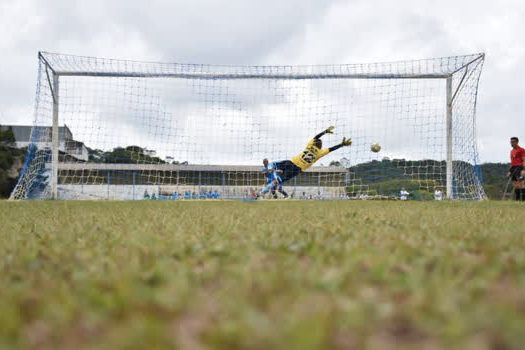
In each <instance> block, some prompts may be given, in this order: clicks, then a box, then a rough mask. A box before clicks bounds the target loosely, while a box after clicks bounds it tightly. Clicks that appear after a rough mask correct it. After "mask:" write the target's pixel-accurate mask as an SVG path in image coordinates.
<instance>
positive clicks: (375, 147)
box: [370, 142, 381, 153]
mask: <svg viewBox="0 0 525 350" xmlns="http://www.w3.org/2000/svg"><path fill="white" fill-rule="evenodd" d="M370 150H371V151H372V152H375V153H377V152H379V151H381V145H380V144H379V143H377V142H374V143H373V144H372V145H371V146H370Z"/></svg>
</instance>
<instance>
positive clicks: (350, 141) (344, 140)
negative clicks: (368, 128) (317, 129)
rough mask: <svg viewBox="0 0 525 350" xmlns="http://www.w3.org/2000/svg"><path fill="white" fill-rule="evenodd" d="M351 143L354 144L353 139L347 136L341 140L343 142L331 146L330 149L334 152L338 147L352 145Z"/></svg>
mask: <svg viewBox="0 0 525 350" xmlns="http://www.w3.org/2000/svg"><path fill="white" fill-rule="evenodd" d="M351 144H352V140H350V139H347V138H346V137H343V141H341V143H338V144H337V145H335V146H332V147H330V148H329V149H328V150H329V151H330V152H333V151H335V150H336V149H339V148H341V147H343V146H350V145H351Z"/></svg>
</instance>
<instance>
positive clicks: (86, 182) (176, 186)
mask: <svg viewBox="0 0 525 350" xmlns="http://www.w3.org/2000/svg"><path fill="white" fill-rule="evenodd" d="M483 61H484V55H483V54H475V55H467V56H455V57H446V58H437V59H425V60H415V61H400V62H391V63H367V64H344V65H315V66H224V65H203V64H177V63H152V62H134V61H127V60H114V59H103V58H94V57H80V56H71V55H62V54H53V53H41V54H40V55H39V71H38V83H37V92H36V102H35V112H34V124H33V127H32V131H31V140H30V144H29V146H28V150H27V157H26V161H25V165H24V168H23V171H22V173H21V176H20V179H19V182H18V184H17V186H16V188H15V190H14V191H13V193H12V195H11V198H12V199H47V198H58V199H130V200H131V199H144V198H150V199H151V198H156V199H195V198H199V199H203V198H209V199H216V198H243V197H247V196H252V195H253V194H254V192H255V191H257V190H258V189H259V188H261V187H262V186H264V184H265V182H266V179H265V177H264V176H263V175H262V174H261V168H262V160H263V159H264V158H267V159H269V161H270V162H273V161H278V160H285V159H290V158H292V157H294V156H295V155H297V154H299V153H301V152H302V150H303V149H304V147H305V145H306V144H307V143H308V141H309V140H311V139H312V137H313V136H314V135H316V134H318V133H319V132H321V131H323V130H325V129H326V128H327V127H328V126H330V125H333V126H335V130H334V133H333V134H330V135H325V136H324V137H323V143H324V144H323V147H330V146H333V145H336V144H338V143H340V142H341V140H342V139H343V137H347V138H351V139H352V145H351V146H350V147H342V148H339V149H338V150H336V151H334V152H331V153H329V154H328V155H326V156H325V157H323V158H321V159H320V160H319V161H318V162H317V163H316V164H315V165H314V166H312V167H311V168H310V169H308V171H306V172H304V173H302V174H300V175H299V176H297V177H296V178H294V179H292V180H290V181H288V182H286V183H284V188H285V190H286V191H287V192H288V193H290V194H293V197H294V198H297V199H300V198H308V199H310V198H319V199H321V198H324V199H335V198H361V199H362V198H399V197H400V191H401V190H405V191H407V192H408V193H409V195H408V198H414V199H433V198H434V195H435V193H436V191H439V192H441V193H442V195H443V197H444V198H447V197H448V198H454V199H482V198H484V196H485V195H484V191H483V187H482V181H481V176H480V173H479V167H478V165H479V161H478V153H477V146H476V98H477V90H478V81H479V77H480V74H481V71H482V66H483ZM447 80H448V84H449V86H448V88H447ZM447 106H449V107H447ZM54 120H55V126H56V128H55V131H56V134H55V140H54V139H53V121H54ZM53 141H55V143H54V142H53ZM374 142H378V143H379V144H380V145H381V147H382V148H381V151H380V152H377V153H373V152H371V150H370V146H371V144H372V143H374ZM57 148H58V152H56V149H57ZM53 150H55V152H56V153H54V152H53ZM54 155H57V158H58V159H57V160H56V161H55V162H54V161H53V158H54ZM447 165H448V171H447Z"/></svg>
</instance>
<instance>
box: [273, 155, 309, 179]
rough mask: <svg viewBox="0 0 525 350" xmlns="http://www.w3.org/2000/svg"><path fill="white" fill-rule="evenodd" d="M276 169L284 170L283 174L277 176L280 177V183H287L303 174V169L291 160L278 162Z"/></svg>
mask: <svg viewBox="0 0 525 350" xmlns="http://www.w3.org/2000/svg"><path fill="white" fill-rule="evenodd" d="M275 167H276V168H277V169H279V170H282V173H280V174H277V175H278V176H279V182H280V183H283V182H286V181H288V180H290V179H291V178H294V177H296V176H297V175H299V174H300V173H302V172H303V171H302V170H301V168H299V167H298V166H297V165H295V164H294V163H292V162H291V161H289V160H282V161H280V162H277V163H275Z"/></svg>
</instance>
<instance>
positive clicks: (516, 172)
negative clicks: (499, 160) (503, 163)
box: [509, 165, 523, 181]
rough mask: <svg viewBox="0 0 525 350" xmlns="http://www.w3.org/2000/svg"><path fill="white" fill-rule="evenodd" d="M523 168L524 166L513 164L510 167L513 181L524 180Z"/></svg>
mask: <svg viewBox="0 0 525 350" xmlns="http://www.w3.org/2000/svg"><path fill="white" fill-rule="evenodd" d="M522 170H523V166H521V165H518V166H511V167H510V170H509V172H510V179H511V180H512V181H521V180H523V176H521V171H522Z"/></svg>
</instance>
